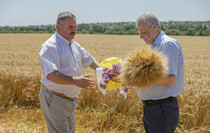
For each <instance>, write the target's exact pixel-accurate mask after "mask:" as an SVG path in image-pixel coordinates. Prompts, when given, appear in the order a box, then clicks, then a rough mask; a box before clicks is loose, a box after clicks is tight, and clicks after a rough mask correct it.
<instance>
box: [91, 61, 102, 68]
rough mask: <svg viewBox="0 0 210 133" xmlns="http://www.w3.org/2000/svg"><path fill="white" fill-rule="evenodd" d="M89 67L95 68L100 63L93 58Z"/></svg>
mask: <svg viewBox="0 0 210 133" xmlns="http://www.w3.org/2000/svg"><path fill="white" fill-rule="evenodd" d="M90 67H91V68H92V69H94V70H96V68H99V67H100V65H99V63H98V62H97V61H96V60H95V61H94V62H93V63H92V64H91V65H90Z"/></svg>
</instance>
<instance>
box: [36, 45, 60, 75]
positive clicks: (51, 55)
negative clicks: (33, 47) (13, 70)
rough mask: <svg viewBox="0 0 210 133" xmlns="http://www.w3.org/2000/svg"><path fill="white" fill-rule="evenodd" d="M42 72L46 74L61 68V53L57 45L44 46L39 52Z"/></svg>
mask: <svg viewBox="0 0 210 133" xmlns="http://www.w3.org/2000/svg"><path fill="white" fill-rule="evenodd" d="M39 58H40V63H41V67H42V72H43V74H44V75H45V76H47V75H48V74H50V73H52V72H53V71H54V70H59V69H60V65H59V54H58V51H57V49H56V48H55V47H46V46H43V47H41V48H40V52H39Z"/></svg>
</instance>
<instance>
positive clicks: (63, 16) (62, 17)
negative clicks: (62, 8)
mask: <svg viewBox="0 0 210 133" xmlns="http://www.w3.org/2000/svg"><path fill="white" fill-rule="evenodd" d="M66 18H73V19H75V20H76V16H75V15H74V14H73V13H71V12H62V13H60V14H58V18H57V24H61V23H62V22H63V21H64V20H65V19H66Z"/></svg>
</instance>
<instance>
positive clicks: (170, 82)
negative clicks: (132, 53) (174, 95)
mask: <svg viewBox="0 0 210 133" xmlns="http://www.w3.org/2000/svg"><path fill="white" fill-rule="evenodd" d="M175 81H176V76H175V75H173V74H169V75H168V76H167V77H166V78H164V79H162V80H160V81H158V82H157V83H155V85H174V84H175Z"/></svg>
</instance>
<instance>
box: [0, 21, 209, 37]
mask: <svg viewBox="0 0 210 133" xmlns="http://www.w3.org/2000/svg"><path fill="white" fill-rule="evenodd" d="M160 25H161V29H162V30H163V31H164V32H165V33H166V34H167V35H189V36H210V21H168V22H160ZM55 31H56V28H55V25H29V26H3V27H0V33H54V32H55ZM77 33H78V34H118V35H138V31H137V28H136V23H135V22H115V23H90V24H84V23H83V24H78V25H77Z"/></svg>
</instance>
